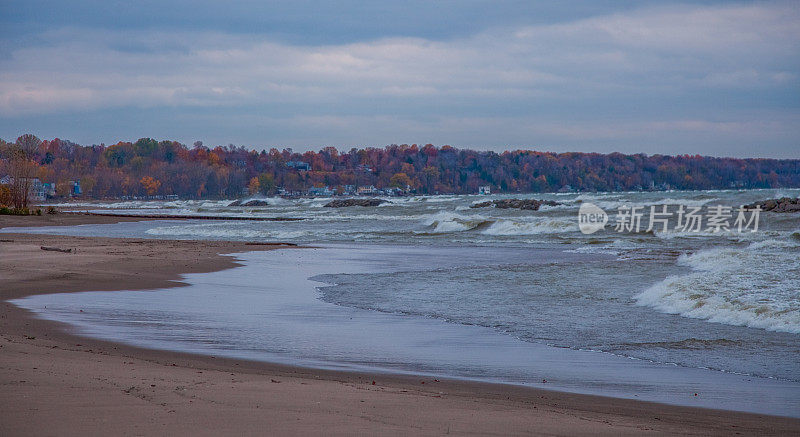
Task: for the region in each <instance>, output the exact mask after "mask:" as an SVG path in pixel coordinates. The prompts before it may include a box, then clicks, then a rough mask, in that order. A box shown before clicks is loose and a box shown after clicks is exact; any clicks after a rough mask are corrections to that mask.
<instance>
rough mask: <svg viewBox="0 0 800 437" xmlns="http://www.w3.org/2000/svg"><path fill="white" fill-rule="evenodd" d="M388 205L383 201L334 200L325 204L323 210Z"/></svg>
mask: <svg viewBox="0 0 800 437" xmlns="http://www.w3.org/2000/svg"><path fill="white" fill-rule="evenodd" d="M383 203H389V201H387V200H383V199H336V200H331V201H330V202H328V203H326V204H325V205H324V206H325V208H344V207H347V206H378V205H380V204H383Z"/></svg>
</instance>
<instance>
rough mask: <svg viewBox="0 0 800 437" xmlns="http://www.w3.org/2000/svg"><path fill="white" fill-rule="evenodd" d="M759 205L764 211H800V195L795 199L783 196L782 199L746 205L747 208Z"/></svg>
mask: <svg viewBox="0 0 800 437" xmlns="http://www.w3.org/2000/svg"><path fill="white" fill-rule="evenodd" d="M757 206H758V207H761V210H762V211H771V212H800V197H796V198H794V199H792V198H791V197H781V198H780V199H770V200H763V201H761V202H756V203H751V204H750V205H746V206H745V208H747V209H754V208H755V207H757Z"/></svg>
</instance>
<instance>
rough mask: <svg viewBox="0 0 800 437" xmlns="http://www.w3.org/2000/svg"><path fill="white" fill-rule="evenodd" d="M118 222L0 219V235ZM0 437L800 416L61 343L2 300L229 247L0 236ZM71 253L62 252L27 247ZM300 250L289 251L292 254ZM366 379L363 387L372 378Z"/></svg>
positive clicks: (738, 430) (542, 430) (707, 429)
mask: <svg viewBox="0 0 800 437" xmlns="http://www.w3.org/2000/svg"><path fill="white" fill-rule="evenodd" d="M114 221H120V219H119V218H110V217H87V216H65V215H64V216H50V217H47V216H45V217H32V218H13V217H11V218H9V217H0V227H7V226H28V225H33V226H40V225H59V224H63V225H70V224H79V223H109V222H114ZM0 240H2V241H0V301H2V303H0V385H2V391H1V392H0V393H1V394H0V435H3V436H16V435H109V434H112V435H220V434H223V435H225V434H235V435H248V434H250V435H253V434H258V435H263V434H279V435H308V434H326V435H329V434H333V435H335V434H347V435H352V434H367V435H376V434H377V435H384V434H391V435H395V434H405V435H408V434H413V435H431V434H448V433H452V434H474V435H509V434H511V435H517V434H545V435H583V434H606V435H620V434H635V435H640V434H693V435H735V434H745V435H748V434H749V435H769V434H775V435H786V434H800V420H796V419H788V418H780V417H770V416H761V415H755V414H744V413H735V412H728V411H717V410H706V409H697V408H686V407H675V406H667V405H660V404H654V403H646V402H637V401H632V400H622V399H612V398H604V397H597V396H585V395H574V394H567V393H559V392H551V391H546V390H539V389H530V388H525V387H517V386H507V385H501V384H484V383H473V382H464V381H452V380H441V381H438V380H435V379H431V378H428V377H424V378H423V377H409V376H387V375H372V374H367V373H348V372H333V371H322V370H314V369H306V368H299V367H290V366H281V365H275V364H269V363H259V362H251V361H241V360H230V359H220V358H214V357H204V356H196V355H189V354H182V353H175V352H165V351H153V350H146V349H138V348H134V347H129V346H123V345H118V344H114V343H109V342H103V341H98V340H91V339H86V338H82V337H77V336H73V335H71V334H69V333H68V332H67V330H66V329H65V328H66V327H65V326H63V325H60V324H58V323H54V322H48V321H43V320H40V319H36V318H33V317H31V314H30V313H28V312H27V311H24V310H22V309H20V308H18V307H16V306H14V305H11V304H10V303H8V302H6V300H7V299H13V298H18V297H22V296H27V295H31V294H38V293H58V292H73V291H88V290H127V289H149V288H165V287H172V286H180V285H181V283H180V282H178V281H179V279H180V277H179V275H180V274H181V273H194V272H209V271H215V270H220V269H225V268H230V267H233V266H235V265H236V263H235V260H233V259H232V258H231V257H229V256H225V255H224V254H226V253H234V252H242V251H247V250H265V249H270V248H271V247H269V246H250V245H245V244H243V243H236V242H208V241H205V242H197V241H159V240H131V239H111V238H79V237H54V236H43V235H25V234H0ZM43 245H44V246H57V247H62V248H75V249H76V252H75V253H60V252H48V251H42V250H41V249H40V246H43ZM294 250H302V249H294ZM373 381H374V382H373Z"/></svg>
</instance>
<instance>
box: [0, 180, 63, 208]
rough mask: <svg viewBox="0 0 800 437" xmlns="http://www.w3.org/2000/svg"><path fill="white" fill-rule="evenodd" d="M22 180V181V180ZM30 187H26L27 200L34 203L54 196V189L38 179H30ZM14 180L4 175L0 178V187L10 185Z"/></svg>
mask: <svg viewBox="0 0 800 437" xmlns="http://www.w3.org/2000/svg"><path fill="white" fill-rule="evenodd" d="M23 180H24V179H23ZM29 180H30V185H29V186H28V198H29V199H30V200H33V201H35V202H42V201H44V200H47V198H48V197H53V196H55V195H56V189H55V186H54V185H53V184H49V183H45V182H42V181H40V180H39V178H31V179H29ZM13 183H14V178H13V177H12V176H11V175H6V176H3V177H2V178H0V185H12V184H13Z"/></svg>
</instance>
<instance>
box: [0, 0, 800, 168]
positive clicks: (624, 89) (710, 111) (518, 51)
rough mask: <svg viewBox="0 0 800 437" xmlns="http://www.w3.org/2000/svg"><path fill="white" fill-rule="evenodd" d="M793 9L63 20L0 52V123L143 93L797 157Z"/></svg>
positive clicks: (146, 99) (411, 131)
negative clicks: (328, 26)
mask: <svg viewBox="0 0 800 437" xmlns="http://www.w3.org/2000/svg"><path fill="white" fill-rule="evenodd" d="M798 23H800V12H799V11H798V8H797V7H795V6H793V5H791V4H787V3H756V4H748V5H723V6H704V7H697V6H673V7H658V8H648V9H641V10H634V11H629V12H621V13H616V14H609V15H603V16H597V17H591V18H586V19H580V20H575V21H571V22H566V23H558V24H538V25H518V26H514V27H491V28H488V29H486V30H483V31H481V32H479V33H477V34H473V35H469V36H463V37H458V38H450V39H446V40H432V39H426V38H414V37H390V38H378V39H372V40H369V41H359V42H350V43H341V44H327V45H326V44H316V45H293V44H289V43H286V42H282V41H280V40H276V39H273V38H270V37H266V36H263V35H257V34H232V33H219V32H201V31H187V30H180V31H165V30H159V31H152V30H126V31H113V30H88V29H86V28H78V27H72V28H60V29H56V30H53V31H47V32H43V33H42V34H40V35H39V37H38V38H37V40H36V41H37V42H36V43H30V44H26V45H24V46H20V47H16V48H14V49H13V50H12V52H11V56H10V59H8V60H7V61H6V62H3V64H2V65H1V66H0V116H2V117H3V118H4V119H5V120H4V121H2V122H0V132H2V133H3V134H6V132H8V130H9V129H10V128H11V127H13V126H14V125H15V122H14V120H23V121H25V122H31V121H35V120H36V118H37V117H39V118H41V119H42V120H45V119H47V120H52V119H53V117H58V116H60V115H63V114H75V113H76V112H78V113H81V112H84V113H86V114H87V117H88V118H87V119H91V117H92V115H91V114H94V113H96V112H97V111H103V110H117V111H124V110H125V109H126V108H128V109H129V110H130V111H131V113H137V114H139V115H138V116H137V117H139V118H137V120H141V114H145V113H146V111H147V110H148V109H157V108H158V109H161V110H159V111H154V112H158V113H159V114H161V115H160V116H163V114H164V110H163V109H164V108H169V109H170V110H171V111H173V112H174V113H175V114H176V115H177V114H180V113H185V114H189V113H192V111H201V112H203V113H204V115H203V116H201V117H198V121H197V122H196V123H197V124H196V126H194V127H196V128H197V130H198V131H202V130H203V129H202V128H201V126H202V125H201V123H207V122H208V120H205V121H203V120H200V119H202V118H206V117H211V118H213V117H216V120H218V123H215V125H217V126H218V131H217V132H218V133H217V134H216V135H218V136H220V137H224V138H227V140H223V141H224V142H230V141H233V142H244V143H251V144H252V143H254V142H255V143H258V144H264V141H268V142H272V143H275V142H283V143H284V144H286V143H287V142H288V143H290V144H291V143H293V144H294V145H322V144H331V143H336V144H338V145H351V144H361V145H363V144H375V145H380V144H385V143H390V142H414V141H417V140H419V141H435V142H438V143H451V144H454V145H468V146H481V145H483V146H485V147H491V148H502V147H511V146H515V145H518V146H534V145H536V146H543V148H548V147H547V146H548V145H550V146H552V147H551V148H554V149H562V150H578V149H583V150H586V149H591V150H600V151H611V150H624V151H646V152H650V153H655V152H659V153H689V151H686V150H687V149H691V151H694V152H698V151H699V152H701V153H709V154H733V155H742V154H747V153H750V152H749V151H750V150H752V147H750V146H751V145H752V144H753V143H757V142H762V143H763V142H766V143H767V144H766V145H764V147H762V149H761V150H762V151H763V153H768V154H771V155H773V156H792V155H796V150H797V148H798V147H797V146H798V144H797V143H798V139H800V135H798V133H799V132H798V128H797V127H796V126H798V121H799V120H798V119H800V113H799V112H798V105H799V104H800V99H798V97H800V91H799V90H800V86H799V85H800V80H799V79H798V76H797V75H798V66H800V65H798V64H800V26H798ZM192 108H194V109H192ZM209 111H210V112H211V113H209ZM182 120H184V121H183V125H182V128H181V129H183V130H186V131H189V130H191V129H192V127H193V126H192V121H191V120H187V117H183V118H182ZM226 120H227V121H226ZM241 120H247V122H246V123H244V122H242V121H241ZM276 120H278V121H276ZM144 121H145V125H144V126H142V127H141V129H142V131H141V133H140V134H139V135H151V136H158V135H159V134H161V135H162V136H169V135H168V134H170V133H173V134H175V132H152V131H150V130H148V126H147V118H146V117H144ZM156 125H158V124H157V123H153V126H156ZM265 128H268V129H269V132H270V133H269V135H268V136H267V137H265V136H264V134H263V132H264V131H263V129H265ZM90 133H91V132H89V134H90ZM13 134H14V133H12V135H13ZM178 134H179V135H191V134H190V133H188V132H180V133H178ZM81 135H86V133H83V134H81ZM419 137H425V139H422V138H419ZM692 139H695V140H696V141H699V142H703V143H704V144H703V147H704V148H705V150H697V146H696V144H689V142H691V141H692Z"/></svg>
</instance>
